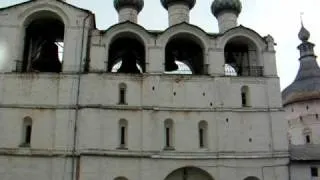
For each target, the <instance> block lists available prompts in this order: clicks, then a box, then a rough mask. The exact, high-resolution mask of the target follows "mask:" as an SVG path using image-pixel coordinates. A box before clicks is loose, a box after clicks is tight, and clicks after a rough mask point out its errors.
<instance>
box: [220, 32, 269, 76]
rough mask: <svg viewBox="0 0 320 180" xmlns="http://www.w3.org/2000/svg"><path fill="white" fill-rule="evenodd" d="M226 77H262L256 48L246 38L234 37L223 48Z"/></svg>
mask: <svg viewBox="0 0 320 180" xmlns="http://www.w3.org/2000/svg"><path fill="white" fill-rule="evenodd" d="M224 57H225V75H226V76H262V75H263V67H262V66H261V65H260V62H259V59H258V48H257V46H256V45H255V43H254V42H252V40H250V39H248V38H246V37H242V36H240V37H235V38H232V39H231V40H229V41H228V43H227V44H226V46H225V48H224Z"/></svg>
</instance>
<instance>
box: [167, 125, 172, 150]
mask: <svg viewBox="0 0 320 180" xmlns="http://www.w3.org/2000/svg"><path fill="white" fill-rule="evenodd" d="M166 146H167V147H171V142H170V128H169V127H167V128H166Z"/></svg>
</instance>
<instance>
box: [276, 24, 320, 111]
mask: <svg viewBox="0 0 320 180" xmlns="http://www.w3.org/2000/svg"><path fill="white" fill-rule="evenodd" d="M298 36H299V39H300V40H301V41H302V43H301V44H300V45H299V46H298V49H299V50H300V54H301V57H300V59H299V60H300V68H299V70H298V74H297V76H296V78H295V80H294V81H293V83H292V84H290V85H289V86H288V87H287V88H286V89H285V90H284V91H283V92H282V100H283V104H284V105H286V104H290V103H294V102H299V101H308V100H313V99H320V68H319V66H318V64H317V62H316V56H315V55H314V53H313V47H314V44H312V43H310V42H308V39H309V37H310V33H309V31H308V30H307V29H306V28H305V27H304V26H303V25H302V27H301V30H300V32H299V35H298Z"/></svg>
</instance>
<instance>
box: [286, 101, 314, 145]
mask: <svg viewBox="0 0 320 180" xmlns="http://www.w3.org/2000/svg"><path fill="white" fill-rule="evenodd" d="M285 112H286V121H287V122H288V124H289V126H290V128H289V132H288V133H289V134H288V135H289V137H290V138H291V143H292V144H295V145H301V144H305V143H306V142H305V135H306V134H305V133H304V129H310V130H311V134H310V135H311V143H312V144H320V117H319V114H320V101H319V100H310V101H304V102H296V103H293V104H289V105H286V106H285ZM317 114H318V118H317Z"/></svg>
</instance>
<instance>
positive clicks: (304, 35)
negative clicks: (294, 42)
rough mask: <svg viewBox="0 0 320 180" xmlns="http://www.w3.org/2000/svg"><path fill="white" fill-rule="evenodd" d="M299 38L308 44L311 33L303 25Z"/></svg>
mask: <svg viewBox="0 0 320 180" xmlns="http://www.w3.org/2000/svg"><path fill="white" fill-rule="evenodd" d="M298 37H299V39H300V40H301V41H302V42H306V41H308V40H309V38H310V32H309V31H308V30H307V29H306V28H305V27H304V26H303V25H302V27H301V29H300V32H299V34H298Z"/></svg>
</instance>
